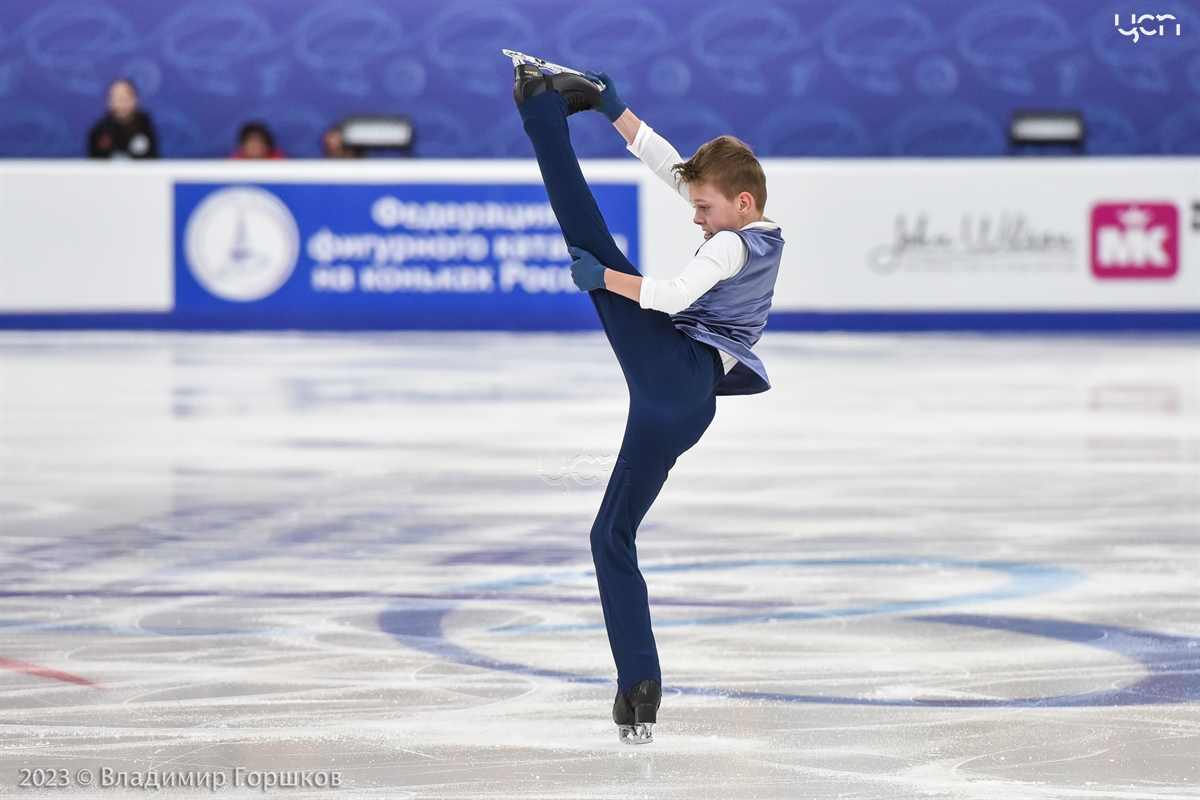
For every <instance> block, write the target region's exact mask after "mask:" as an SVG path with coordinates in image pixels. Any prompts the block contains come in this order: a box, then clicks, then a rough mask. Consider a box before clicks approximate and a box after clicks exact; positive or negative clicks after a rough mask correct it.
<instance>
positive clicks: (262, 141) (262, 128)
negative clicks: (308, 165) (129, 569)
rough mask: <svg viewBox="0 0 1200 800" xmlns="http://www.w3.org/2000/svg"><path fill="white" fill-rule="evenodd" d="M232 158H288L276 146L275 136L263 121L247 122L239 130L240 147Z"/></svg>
mask: <svg viewBox="0 0 1200 800" xmlns="http://www.w3.org/2000/svg"><path fill="white" fill-rule="evenodd" d="M230 158H239V159H261V158H287V156H285V155H284V154H283V152H282V151H281V150H279V148H277V147H276V146H275V137H274V136H272V135H271V131H270V130H268V129H267V126H266V125H264V124H263V123H261V122H247V123H246V124H245V125H243V126H242V128H241V130H239V131H238V149H237V150H235V151H234V153H233V155H231V156H230Z"/></svg>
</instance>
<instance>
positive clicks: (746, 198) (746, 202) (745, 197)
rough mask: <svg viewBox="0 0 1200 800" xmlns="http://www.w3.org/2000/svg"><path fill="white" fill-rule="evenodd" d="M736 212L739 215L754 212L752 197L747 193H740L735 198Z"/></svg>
mask: <svg viewBox="0 0 1200 800" xmlns="http://www.w3.org/2000/svg"><path fill="white" fill-rule="evenodd" d="M737 210H738V213H739V214H748V213H750V212H751V211H753V210H754V195H752V194H750V193H749V192H742V193H741V194H739V195H738V196H737Z"/></svg>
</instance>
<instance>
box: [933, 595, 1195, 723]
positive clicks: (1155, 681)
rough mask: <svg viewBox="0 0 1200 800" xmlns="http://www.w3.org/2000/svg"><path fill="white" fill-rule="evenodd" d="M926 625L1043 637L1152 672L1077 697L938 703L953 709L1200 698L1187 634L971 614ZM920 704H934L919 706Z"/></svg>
mask: <svg viewBox="0 0 1200 800" xmlns="http://www.w3.org/2000/svg"><path fill="white" fill-rule="evenodd" d="M917 619H920V620H922V621H925V622H937V623H944V624H948V625H969V626H971V627H973V628H986V629H989V630H1000V631H1011V632H1013V633H1023V634H1027V635H1029V636H1041V637H1044V638H1047V639H1056V640H1058V641H1061V642H1074V643H1077V644H1086V645H1088V646H1090V647H1097V648H1100V649H1101V650H1107V651H1109V652H1112V653H1116V654H1118V655H1122V656H1125V657H1126V658H1131V659H1133V660H1134V661H1137V662H1138V663H1140V664H1142V665H1143V666H1144V667H1145V668H1146V671H1147V672H1148V673H1149V674H1148V675H1147V676H1146V677H1145V678H1143V679H1142V680H1140V681H1138V682H1137V683H1135V684H1133V685H1132V686H1126V687H1124V688H1116V689H1106V690H1102V691H1095V692H1087V693H1084V694H1077V695H1065V696H1061V697H1048V698H1037V699H1030V700H1006V701H993V702H986V701H984V702H979V701H962V702H939V703H935V704H934V705H949V706H961V705H966V706H980V705H1006V706H1054V707H1058V708H1061V707H1063V706H1131V705H1149V704H1153V703H1194V702H1196V701H1198V700H1200V640H1197V639H1194V638H1189V637H1186V636H1168V635H1166V634H1162V633H1153V632H1151V631H1140V630H1136V629H1133V628H1120V627H1115V626H1109V625H1089V624H1085V623H1079V622H1067V621H1063V620H1052V619H1050V620H1046V619H1021V618H1017V617H990V616H987V617H985V616H974V615H967V614H947V615H943V616H933V617H918V618H917ZM921 705H930V704H929V703H921Z"/></svg>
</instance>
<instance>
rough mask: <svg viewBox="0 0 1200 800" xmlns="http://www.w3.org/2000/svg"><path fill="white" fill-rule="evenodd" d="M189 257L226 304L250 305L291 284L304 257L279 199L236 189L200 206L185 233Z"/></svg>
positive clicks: (292, 221) (203, 282) (204, 283)
mask: <svg viewBox="0 0 1200 800" xmlns="http://www.w3.org/2000/svg"><path fill="white" fill-rule="evenodd" d="M184 254H185V257H186V258H187V263H188V268H189V269H190V270H191V271H192V275H193V276H195V278H196V280H197V281H199V283H200V285H201V286H203V287H204V288H205V289H207V290H208V291H209V292H211V293H212V294H214V295H216V296H217V297H220V298H222V299H224V300H233V301H234V302H238V303H248V302H251V301H253V300H261V299H262V298H264V297H267V296H269V295H271V294H273V293H274V292H275V291H276V290H277V289H278V288H279V287H280V286H283V284H284V283H286V282H287V279H288V278H289V277H290V276H291V274H292V270H293V269H295V268H296V260H297V258H299V255H300V231H299V229H298V228H297V227H296V220H295V218H294V217H293V216H292V212H291V211H289V210H288V207H287V206H286V205H284V204H283V201H282V200H280V199H279V198H278V197H276V196H275V195H273V194H271V193H270V192H268V191H266V190H265V189H259V188H257V187H253V186H232V187H230V188H228V189H220V190H218V191H215V192H213V193H212V194H210V195H209V196H208V197H206V198H204V201H203V202H202V203H200V205H198V206H196V210H195V211H193V212H192V216H191V217H190V218H189V219H188V224H187V229H186V231H185V232H184Z"/></svg>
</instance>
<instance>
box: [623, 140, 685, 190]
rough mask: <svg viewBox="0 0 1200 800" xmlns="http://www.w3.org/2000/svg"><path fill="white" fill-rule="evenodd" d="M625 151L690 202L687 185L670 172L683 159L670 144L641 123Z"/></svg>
mask: <svg viewBox="0 0 1200 800" xmlns="http://www.w3.org/2000/svg"><path fill="white" fill-rule="evenodd" d="M626 149H627V150H629V152H631V153H633V154H634V155H635V156H637V157H638V158H639V159H640V160H641V162H642V163H643V164H645V165H646V166H647V167H649V168H650V171H651V172H653V173H654V174H655V175H657V176H658V177H659V178H660V179H661V180H662V182H663V183H665V184H667V185H668V186H670V187H671V189H673V190H674V191H675V192H677V193H678V194H679V196H680V197H682V198H683V199H684V200H687V201H688V202H689V203H690V202H691V201H692V196H691V194H690V193H689V192H688V186H687V184H686V183H682V182H680V181H677V180H675V173H674V172H672V171H671V167H673V166H675V165H676V164H679V163H682V162H683V161H684V159H683V158H681V157H680V155H679V151H678V150H676V149H675V148H674V147H672V146H671V143H670V142H668V141H667V140H666V139H664V138H663V137H661V136H659V135H658V134H657V133H655V132H654V129H653V128H651V127H650V126H649V125H647V124H646V123H645V122H643V123H642V124H641V126H640V127H639V128H638V132H637V135H635V136H634V137H633V141H632V142H630V143H629V144H628V145H626Z"/></svg>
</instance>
